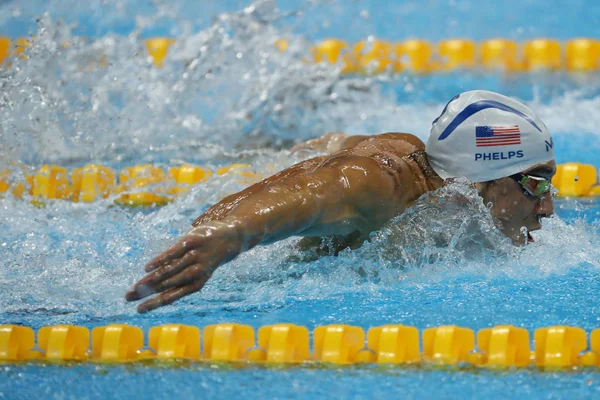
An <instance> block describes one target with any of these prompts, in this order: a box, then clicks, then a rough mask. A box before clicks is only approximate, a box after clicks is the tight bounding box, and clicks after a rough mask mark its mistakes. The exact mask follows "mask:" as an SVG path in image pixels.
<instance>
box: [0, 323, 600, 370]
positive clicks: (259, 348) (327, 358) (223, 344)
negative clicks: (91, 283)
mask: <svg viewBox="0 0 600 400" xmlns="http://www.w3.org/2000/svg"><path fill="white" fill-rule="evenodd" d="M35 336H36V335H35V332H34V331H33V329H31V328H28V327H24V326H18V325H0V363H16V362H29V361H45V362H64V361H89V362H97V363H126V362H136V361H143V360H152V359H158V360H191V361H208V362H215V361H218V362H246V363H277V364H300V363H303V364H309V363H328V364H337V365H349V364H359V363H377V364H424V365H442V366H443V365H447V366H463V365H466V366H469V365H470V366H472V367H483V368H500V369H505V368H525V367H538V368H542V369H550V370H560V369H565V368H573V367H582V366H583V367H600V329H595V330H593V331H592V332H591V334H590V336H589V343H588V337H587V333H586V332H585V331H584V330H583V329H581V328H577V327H570V326H551V327H545V328H539V329H536V330H535V332H534V335H533V339H534V340H533V342H534V347H533V349H531V347H530V334H529V331H528V330H527V329H524V328H519V327H515V326H512V325H499V326H495V327H492V328H485V329H481V330H479V331H478V332H477V334H475V332H474V331H473V330H471V329H469V328H462V327H458V326H454V325H446V326H439V327H435V328H427V329H424V330H423V331H422V333H421V335H419V331H418V330H417V328H415V327H412V326H405V325H394V324H390V325H383V326H378V327H373V328H370V329H369V330H368V331H367V334H366V335H365V332H364V331H363V329H362V328H360V327H357V326H350V325H343V324H334V325H326V326H318V327H317V328H315V330H314V331H313V339H312V353H311V351H310V350H311V347H310V335H309V331H308V329H307V328H305V327H303V326H298V325H294V324H287V323H286V324H275V325H269V326H263V327H261V328H260V329H258V340H256V338H255V332H254V329H253V328H252V327H251V326H249V325H241V324H234V323H221V324H216V325H208V326H206V327H204V329H203V331H202V332H201V331H200V328H198V327H196V326H188V325H180V324H167V325H161V326H155V327H152V328H151V329H150V330H149V332H148V342H147V345H145V343H144V332H143V331H142V329H141V328H139V327H136V326H131V325H126V324H111V325H107V326H101V327H96V328H93V329H92V331H91V334H90V331H89V330H88V328H86V327H81V326H74V325H55V326H46V327H43V328H40V329H39V330H38V332H37V344H36V340H35ZM365 336H366V337H365ZM201 338H202V341H201ZM365 339H366V343H365ZM90 343H91V346H90ZM201 343H202V346H201ZM421 345H422V347H421ZM201 347H202V351H201Z"/></svg>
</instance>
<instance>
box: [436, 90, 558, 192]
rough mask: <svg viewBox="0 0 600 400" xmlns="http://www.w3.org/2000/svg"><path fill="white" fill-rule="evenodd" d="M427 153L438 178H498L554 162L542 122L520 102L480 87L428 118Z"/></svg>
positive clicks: (548, 136)
mask: <svg viewBox="0 0 600 400" xmlns="http://www.w3.org/2000/svg"><path fill="white" fill-rule="evenodd" d="M426 152H427V156H428V158H429V163H430V164H431V166H432V168H433V169H434V170H435V172H437V173H438V175H440V176H441V177H442V178H443V179H446V178H452V177H466V178H467V179H469V180H470V181H471V182H485V181H491V180H494V179H498V178H504V177H507V176H510V175H513V174H516V173H518V172H521V171H524V170H526V169H528V168H531V167H532V166H534V165H535V164H538V163H541V162H546V161H550V160H554V143H553V142H552V137H550V133H549V132H548V128H546V125H544V123H543V122H542V121H541V120H540V118H539V117H538V116H537V115H536V114H535V113H534V112H533V111H532V110H531V109H530V108H529V107H527V106H526V105H525V104H523V103H521V102H519V101H517V100H514V99H511V98H509V97H506V96H503V95H501V94H498V93H494V92H488V91H486V90H473V91H470V92H464V93H461V94H459V95H458V96H456V97H454V98H453V99H452V100H450V102H449V103H448V104H446V107H445V108H444V110H443V111H442V114H441V115H440V116H439V117H438V118H437V119H436V120H434V121H433V124H432V127H431V133H430V135H429V140H428V142H427V149H426Z"/></svg>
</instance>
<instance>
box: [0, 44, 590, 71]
mask: <svg viewBox="0 0 600 400" xmlns="http://www.w3.org/2000/svg"><path fill="white" fill-rule="evenodd" d="M31 40H32V39H31V38H17V39H15V40H14V41H13V40H11V39H10V38H8V37H0V64H2V62H3V61H4V60H5V59H7V58H10V57H14V56H20V57H22V58H23V57H24V54H22V53H23V52H24V51H25V49H26V48H27V47H29V46H30V45H31ZM173 43H175V40H174V39H172V38H167V37H155V38H150V39H146V40H145V44H146V50H147V52H148V55H149V56H150V57H151V58H152V60H153V62H154V64H155V65H156V66H157V67H158V68H161V67H162V66H163V62H164V60H165V59H166V57H167V55H168V51H169V47H170V46H171V45H173ZM273 44H274V46H276V47H277V48H278V49H279V50H280V51H282V52H284V51H287V48H288V42H287V40H285V39H278V40H276V41H275V42H274V43H273ZM310 53H311V59H312V62H315V63H320V62H326V63H329V64H336V63H338V62H339V63H341V65H342V70H341V72H342V73H344V74H357V73H362V74H369V75H370V74H378V73H383V72H385V71H390V72H394V73H400V72H405V71H409V72H412V73H431V72H447V71H453V70H465V69H466V70H470V69H475V68H479V69H483V70H504V71H507V72H534V71H539V70H544V71H556V70H566V71H568V72H590V71H598V70H599V69H600V40H598V39H595V38H573V39H570V40H567V41H558V40H555V39H549V38H536V39H531V40H526V41H524V42H521V43H519V42H516V41H513V40H509V39H504V38H493V39H488V40H483V41H481V42H476V41H474V40H470V39H466V38H449V39H446V40H442V41H440V42H438V43H431V42H429V41H427V40H421V39H408V40H405V41H401V42H391V41H387V40H379V39H373V38H371V39H369V40H362V41H359V42H357V43H355V44H353V45H352V44H350V43H348V42H346V41H344V40H341V39H335V38H333V39H326V40H323V41H321V42H319V43H317V44H315V45H314V46H312V47H311V49H310Z"/></svg>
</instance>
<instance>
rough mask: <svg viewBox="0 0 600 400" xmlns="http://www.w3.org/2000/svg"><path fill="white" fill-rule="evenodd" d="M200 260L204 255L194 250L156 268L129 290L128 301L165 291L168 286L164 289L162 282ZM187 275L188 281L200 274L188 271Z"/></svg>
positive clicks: (179, 273) (126, 297) (178, 274)
mask: <svg viewBox="0 0 600 400" xmlns="http://www.w3.org/2000/svg"><path fill="white" fill-rule="evenodd" d="M200 261H202V255H201V254H200V253H199V252H198V251H195V250H192V251H190V252H188V253H187V254H185V255H184V256H183V257H181V258H179V259H177V260H175V261H174V262H173V263H171V264H166V265H163V266H161V267H159V268H157V269H155V270H154V271H152V272H150V273H148V274H147V275H146V276H144V277H143V278H142V279H140V280H139V281H138V282H137V283H136V284H135V285H134V286H133V288H132V289H131V290H129V291H128V292H127V293H126V294H125V299H127V301H136V300H140V299H143V298H144V297H148V296H150V295H152V294H154V293H157V292H162V291H164V290H165V289H166V287H165V288H164V289H160V287H163V286H162V283H163V282H164V281H165V280H167V281H169V282H171V280H169V277H171V276H173V275H175V276H180V275H181V274H182V273H181V272H180V271H181V270H184V272H185V271H186V268H187V267H188V266H190V265H192V264H196V263H199V262H200ZM176 274H177V275H176ZM185 276H187V277H188V279H187V280H188V281H192V280H195V279H196V278H198V276H195V277H191V275H190V274H189V273H187V274H186V275H185ZM178 282H179V283H178V285H179V284H181V283H183V282H184V281H182V280H178ZM159 285H161V286H159ZM178 285H170V286H168V287H174V286H178Z"/></svg>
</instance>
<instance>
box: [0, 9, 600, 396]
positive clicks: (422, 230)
mask: <svg viewBox="0 0 600 400" xmlns="http://www.w3.org/2000/svg"><path fill="white" fill-rule="evenodd" d="M28 4H29V3H28ZM32 4H33V5H32V6H25V3H21V2H18V1H7V2H3V3H1V4H0V26H1V27H2V29H0V32H1V33H3V34H6V35H8V36H11V37H16V36H20V35H26V34H29V33H31V34H34V35H35V37H36V39H35V42H34V43H33V46H32V47H31V49H30V50H29V51H28V53H27V54H28V57H29V58H28V59H27V60H14V62H13V64H12V66H10V67H5V68H4V69H2V70H1V71H0V83H1V85H2V88H3V89H2V90H3V92H2V93H1V95H0V155H1V156H2V157H1V158H0V168H5V167H10V166H12V165H14V163H15V162H21V163H24V164H26V165H29V166H32V167H37V166H39V165H41V164H43V163H53V164H57V165H61V166H65V167H67V168H69V169H72V168H75V167H78V166H81V165H84V164H86V163H89V162H96V163H100V164H103V165H107V166H111V167H114V168H117V169H119V168H124V167H128V166H133V165H135V164H142V163H152V164H155V165H158V166H162V167H168V166H172V165H178V164H180V163H181V162H183V161H186V162H190V163H197V164H201V165H207V166H210V167H211V168H216V167H219V166H223V165H227V164H231V163H233V162H244V163H248V164H250V165H252V167H253V169H254V170H256V171H257V172H260V173H263V174H269V173H274V172H276V171H278V170H280V169H282V168H285V167H287V166H289V165H291V164H293V163H294V162H296V161H299V160H300V159H302V157H307V156H309V155H310V154H290V153H289V151H288V150H287V149H288V148H289V146H290V145H291V144H292V143H294V142H295V141H299V140H304V139H308V138H311V137H315V136H317V135H319V134H322V133H323V132H326V131H333V130H339V131H345V132H349V133H351V134H359V133H378V132H385V131H404V132H411V133H414V134H416V135H417V136H419V137H420V138H422V139H426V138H427V135H428V131H429V127H430V124H431V121H432V120H433V119H434V118H435V117H437V116H438V115H439V113H440V112H441V110H442V108H443V105H444V104H445V103H446V102H447V101H448V100H449V99H450V98H452V97H453V96H454V95H455V94H456V93H457V92H460V91H465V90H470V89H475V88H479V89H488V90H496V91H500V92H502V93H505V94H508V95H514V96H518V97H520V98H521V99H523V100H524V101H525V102H527V103H528V104H530V105H531V106H532V107H533V108H535V109H536V110H537V111H538V112H539V114H540V116H541V118H542V119H543V120H544V121H545V123H546V125H547V126H548V128H549V130H550V131H551V132H552V134H553V138H554V141H555V148H556V160H557V162H559V163H562V162H567V161H579V162H584V163H589V164H593V165H595V166H596V168H600V157H599V156H598V154H600V153H599V151H600V128H599V127H600V112H598V110H599V109H600V108H599V106H600V93H599V89H600V81H599V79H598V76H597V74H588V75H567V74H564V73H552V74H549V73H546V74H544V73H538V74H529V75H520V76H503V75H501V74H483V73H481V72H477V71H476V72H471V73H464V72H463V73H453V74H445V75H431V76H411V75H396V76H394V75H385V74H384V75H381V76H377V77H363V76H341V75H340V73H339V69H336V68H333V67H331V66H324V65H309V64H306V63H305V62H303V61H302V57H304V56H306V55H307V54H308V49H309V46H310V45H311V44H312V43H315V42H316V41H318V40H321V39H323V38H326V37H338V38H342V39H344V40H347V41H350V42H352V41H356V40H360V39H364V38H366V37H367V36H369V35H376V36H377V37H379V38H383V39H389V40H403V39H405V38H407V37H418V38H424V39H428V40H432V41H436V40H439V39H443V38H447V37H454V36H463V37H468V38H471V39H474V40H481V39H486V38H490V37H494V36H501V37H506V38H511V39H515V40H518V41H524V40H527V39H529V38H533V37H543V36H547V37H553V38H557V39H563V40H565V39H569V38H572V37H576V36H593V35H594V34H595V33H596V31H595V27H596V26H598V23H599V22H600V6H599V5H598V4H596V2H593V1H579V2H570V3H569V4H568V5H566V4H564V3H563V2H559V1H544V2H542V1H539V0H529V1H522V0H521V1H506V2H504V3H503V4H502V5H501V6H499V5H491V4H490V5H485V4H484V5H482V4H480V2H476V1H467V0H465V1H450V2H438V1H428V2H425V3H423V2H419V1H407V2H402V3H395V2H384V1H375V0H368V1H354V2H335V1H306V2H302V1H278V2H274V1H273V2H271V1H262V2H257V3H254V4H253V5H252V4H251V3H249V2H246V1H212V2H209V1H206V2H201V3H200V2H191V1H184V0H179V1H175V2H172V1H169V2H167V1H158V0H157V1H155V2H152V3H146V2H141V1H139V0H130V1H119V2H115V3H112V2H110V3H107V2H102V1H88V2H85V3H74V4H67V3H61V2H55V3H47V2H44V1H41V0H39V1H37V0H35V1H34V2H33V3H32ZM31 10H35V11H34V12H32V11H31ZM45 11H48V12H47V13H45ZM36 17H39V18H38V21H37V23H36V22H35V19H36ZM75 23H76V25H74V24H75ZM157 34H159V35H167V36H173V37H176V39H177V40H176V43H175V45H173V46H172V48H171V50H170V53H169V57H168V58H167V60H166V61H165V65H164V68H162V69H157V68H155V67H153V66H152V62H151V60H149V59H148V58H147V56H146V53H145V49H144V43H143V38H145V37H149V36H152V35H157ZM84 36H85V38H84ZM281 37H285V38H287V39H288V41H289V42H290V50H289V51H288V52H286V53H280V52H279V51H278V50H277V49H276V48H274V47H273V46H272V43H273V41H274V40H276V39H277V38H281ZM65 42H68V43H69V46H67V47H64V46H62V44H63V43H65ZM243 187H244V186H243V183H241V182H240V181H239V180H238V179H237V178H235V177H232V176H227V175H224V176H219V177H214V178H213V179H211V180H210V181H209V182H207V183H205V184H201V185H198V186H196V187H194V189H193V190H192V191H191V192H190V193H189V194H188V195H185V196H183V197H181V198H179V199H178V200H177V201H175V202H174V203H172V204H169V205H167V206H165V207H162V208H156V209H143V210H140V209H126V208H121V207H115V206H113V203H112V200H114V199H107V200H103V201H98V202H94V203H91V204H83V203H81V204H78V203H70V202H64V201H51V202H48V204H46V206H45V207H42V208H38V207H34V206H32V205H30V204H29V203H28V202H26V201H23V200H19V199H14V198H11V197H10V196H9V197H6V198H3V199H0V232H1V233H0V323H15V324H23V325H27V326H30V327H32V328H36V329H37V328H39V327H42V326H46V325H53V324H62V323H69V324H77V325H83V326H86V327H88V328H92V327H95V326H101V325H106V324H109V323H118V322H124V323H128V324H132V325H136V326H140V327H142V328H143V329H144V331H147V330H148V329H149V328H150V327H152V326H156V325H160V324H164V323H183V324H191V325H197V326H200V327H203V326H206V325H208V324H213V323H218V322H237V323H243V324H249V325H252V326H253V327H255V328H258V327H260V326H263V325H268V324H273V323H277V322H292V323H295V324H299V325H304V326H306V327H307V328H308V329H309V330H310V331H312V330H313V329H314V328H315V327H316V326H319V325H326V324H331V323H346V324H351V325H358V326H361V327H363V328H364V329H365V330H366V329H368V328H369V327H372V326H377V325H382V324H386V323H402V324H406V325H413V326H416V327H417V328H419V329H420V330H422V329H424V328H427V327H434V326H438V325H443V324H456V325H459V326H464V327H469V328H472V329H475V330H477V329H481V328H486V327H490V326H494V325H497V324H513V325H516V326H521V327H525V328H527V329H529V330H530V332H531V333H533V331H534V330H535V329H536V328H539V327H544V326H549V325H572V326H578V327H581V328H584V329H585V330H586V331H588V332H590V331H591V330H592V329H595V328H598V327H600V312H599V311H598V307H597V303H598V296H597V295H596V292H597V288H598V284H599V283H600V201H598V200H597V199H596V200H593V199H559V200H557V201H556V204H555V207H556V217H555V218H552V219H549V220H547V221H544V229H543V230H542V231H540V232H535V233H534V237H535V239H536V241H535V243H533V244H531V245H528V246H526V247H523V248H514V247H512V245H510V244H509V243H508V242H507V240H506V239H505V238H503V237H502V235H501V234H499V232H498V231H497V230H495V229H494V227H493V225H492V224H491V222H490V219H489V213H488V212H487V210H486V209H485V206H484V205H483V204H482V203H481V201H480V200H479V199H478V197H477V196H476V194H475V193H473V192H472V191H470V190H469V189H468V188H467V187H466V186H464V185H461V184H460V183H457V184H456V185H453V186H452V187H448V188H446V189H443V190H445V191H446V192H447V193H446V194H448V195H456V196H463V197H466V198H467V199H469V206H468V207H462V208H453V207H447V208H440V207H439V206H438V205H437V204H436V203H435V202H432V201H430V199H429V198H428V197H427V196H425V197H424V198H423V199H421V200H420V201H419V202H418V203H417V204H416V205H415V206H414V207H413V208H412V209H411V210H410V211H409V212H407V213H406V214H405V215H403V216H400V217H398V218H397V219H395V220H392V221H390V223H389V224H387V225H386V226H385V227H384V228H383V229H382V230H381V231H379V232H376V233H374V235H373V236H372V238H371V241H370V242H369V243H366V244H365V245H364V246H363V247H361V248H360V249H358V250H354V251H349V250H347V251H343V252H342V253H341V254H340V255H339V256H337V257H333V256H323V257H320V258H318V259H315V258H314V257H313V254H311V253H310V252H305V251H300V250H299V249H298V248H297V247H296V242H297V238H290V239H288V240H285V241H283V242H280V243H277V244H273V245H270V246H264V247H258V248H255V249H253V250H251V251H249V252H248V253H246V254H243V255H242V256H240V257H239V258H238V259H236V260H234V261H233V262H231V263H229V264H227V265H225V266H223V267H221V268H219V270H218V271H217V272H216V273H215V275H214V276H213V278H212V279H211V280H210V282H209V284H208V285H207V286H206V288H205V289H203V290H202V292H201V293H198V294H195V295H192V296H189V297H187V298H186V299H184V300H182V301H180V302H178V303H177V304H175V305H173V306H169V307H165V308H163V309H160V310H157V311H156V312H152V313H149V314H144V315H138V314H136V312H135V305H132V304H129V303H125V301H124V300H123V295H124V293H125V291H126V290H127V289H128V288H129V287H130V286H131V285H132V284H133V283H134V282H135V281H136V280H137V279H139V278H140V277H141V276H142V267H143V264H144V263H145V262H146V261H147V260H149V259H150V258H151V257H152V256H153V255H155V254H156V253H158V252H160V251H161V250H163V249H164V248H165V247H166V246H168V245H169V244H170V243H172V242H173V241H174V240H175V239H176V238H177V237H178V236H179V235H180V234H182V233H183V232H185V231H186V230H187V229H188V228H189V224H190V223H191V222H192V221H193V220H194V219H195V218H196V217H197V216H198V215H199V214H200V213H201V212H202V211H203V210H205V209H206V208H207V207H209V206H210V205H211V204H213V203H214V202H216V201H218V200H219V199H220V198H222V197H223V196H225V195H226V194H229V193H232V192H234V191H237V190H241V189H242V188H243ZM432 215H434V216H435V218H432V217H431V216H432ZM465 220H470V221H474V222H473V223H472V224H467V225H465V224H464V223H463V222H464V221H465ZM400 227H404V228H403V229H401V228H400ZM598 376H599V375H598V373H597V371H596V370H578V371H569V372H558V373H550V372H547V373H542V372H539V371H535V370H519V371H506V372H485V371H480V370H476V371H474V370H469V369H466V370H452V371H447V370H439V369H427V368H412V367H411V368H403V367H393V368H389V367H378V366H359V367H345V368H333V367H323V368H320V367H319V368H317V367H314V368H313V367H310V368H265V367H258V366H243V367H231V366H209V365H199V364H195V365H182V366H172V365H171V366H160V365H153V366H97V365H93V364H86V365H70V366H57V365H48V366H36V365H4V366H0V397H5V398H32V397H36V398H37V397H53V398H78V399H79V398H99V397H105V398H106V397H108V398H128V397H131V396H135V395H138V396H139V395H140V394H143V395H146V396H149V397H150V396H152V397H161V398H162V397H167V396H178V397H180V398H193V397H204V396H206V397H209V396H211V397H219V398H221V397H223V398H225V397H230V396H231V395H234V394H237V393H241V392H243V393H244V394H248V395H249V396H252V397H260V398H263V397H264V398H280V397H281V398H296V397H306V398H309V397H314V396H316V395H321V396H323V397H324V396H328V397H338V398H364V397H377V396H382V397H383V396H390V397H391V396H393V395H395V396H398V395H401V396H404V397H407V398H420V397H446V398H452V397H465V396H481V397H484V396H486V397H498V398H499V397H505V396H517V395H522V396H528V397H532V398H534V397H535V398H551V397H568V396H572V397H575V398H581V397H586V398H587V397H592V396H594V395H596V393H597V391H598V389H599V388H600V385H599V381H598V380H599V379H598Z"/></svg>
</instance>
